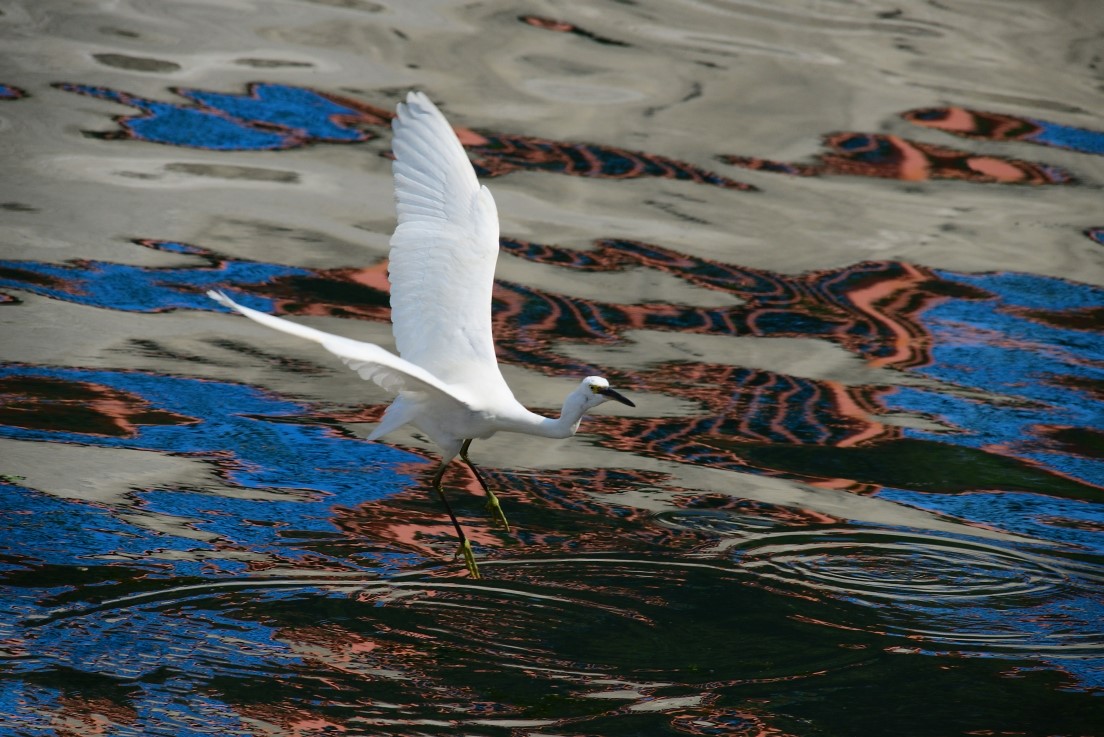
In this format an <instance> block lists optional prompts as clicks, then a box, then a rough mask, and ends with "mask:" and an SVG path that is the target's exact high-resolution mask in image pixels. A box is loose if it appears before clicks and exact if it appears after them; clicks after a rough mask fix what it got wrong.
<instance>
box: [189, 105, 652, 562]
mask: <svg viewBox="0 0 1104 737" xmlns="http://www.w3.org/2000/svg"><path fill="white" fill-rule="evenodd" d="M392 129H393V130H394V141H393V144H392V146H393V149H394V153H395V161H394V164H393V167H392V173H393V175H394V178H395V199H396V201H397V210H398V226H397V227H396V228H395V233H394V235H392V236H391V255H390V259H391V260H390V265H389V270H388V278H389V280H390V282H391V322H392V329H393V331H394V334H395V344H396V346H397V348H398V351H399V355H398V356H396V355H395V354H393V353H391V352H389V351H387V350H385V349H383V348H381V347H379V346H378V345H374V344H372V343H363V342H360V341H356V340H351V339H349V338H343V337H341V336H338V335H333V334H331V333H326V332H323V331H321V330H316V329H314V328H309V327H306V326H304V325H300V324H298V323H295V322H291V321H290V320H285V319H283V318H279V317H275V316H273V315H269V314H266V313H264V312H258V311H257V310H252V309H249V308H248V307H243V306H242V305H239V304H238V303H236V302H234V301H233V300H232V299H230V298H229V297H227V296H226V295H225V294H222V293H221V292H215V291H211V292H208V293H207V295H208V296H209V297H211V298H212V299H214V300H216V301H218V302H220V303H221V304H223V305H225V306H226V307H229V308H232V309H234V310H237V311H238V312H240V313H241V314H243V315H245V316H246V317H248V318H250V319H252V320H255V321H257V322H259V323H261V324H262V325H267V326H269V327H271V328H275V329H277V330H281V331H283V332H285V333H290V334H291V335H296V336H299V337H300V338H306V339H308V340H313V341H315V342H316V343H318V344H319V345H321V346H322V347H323V348H325V349H326V350H327V351H329V352H330V353H332V354H334V355H335V356H337V357H338V358H339V359H341V360H342V361H343V362H344V363H345V364H346V365H347V366H349V367H350V368H351V369H353V370H354V371H356V372H357V373H358V374H360V376H361V377H362V378H364V379H368V380H370V381H373V382H375V383H376V384H378V385H379V386H380V387H382V388H383V389H385V390H386V391H388V392H390V393H391V394H394V395H397V396H396V399H395V400H394V402H392V404H391V406H390V407H388V408H387V411H386V412H384V415H383V419H382V420H381V421H380V423H379V425H378V426H377V427H376V428H375V430H373V431H372V433H371V434H370V435H369V436H368V439H369V440H376V439H377V438H381V437H383V436H384V435H387V434H388V433H390V432H392V431H394V430H397V429H398V428H400V427H402V426H403V425H408V424H409V425H413V426H414V427H416V428H418V429H419V430H421V431H422V432H423V433H425V434H426V435H427V436H429V438H430V439H431V440H432V441H433V442H435V443H436V444H437V445H438V446H440V448H441V465H440V466H439V467H438V469H437V472H436V473H435V474H434V476H433V481H432V486H433V489H434V490H435V491H436V492H437V494H438V495H439V496H440V498H441V501H442V502H444V505H445V509H446V510H447V511H448V515H449V518H450V519H451V520H452V523H453V525H454V526H455V528H456V534H457V536H458V537H459V539H460V551H459V553H458V555H460V554H462V555H463V556H464V561H465V563H466V564H467V567H468V570H469V571H470V573H471V575H472V577H473V578H479V568H478V567H477V566H476V563H475V555H474V553H473V552H472V547H471V543H470V542H469V541H468V538H467V537H466V536H465V535H464V530H463V528H461V526H460V523H459V521H458V520H457V519H456V515H455V514H454V513H453V511H452V508H451V507H450V505H449V503H448V499H446V498H445V493H444V490H443V489H442V488H441V478H442V477H443V476H444V473H445V468H446V467H447V466H448V464H449V462H450V461H452V459H453V458H455V457H456V456H457V455H459V456H460V458H461V459H462V460H463V461H464V462H465V463H466V464H467V465H468V467H469V468H471V470H472V473H474V474H475V477H476V479H477V480H478V482H479V485H480V486H482V487H483V490H484V491H485V492H486V494H487V509H488V511H490V512H492V513H494V514H495V515H496V516H497V518H498V519H499V520H500V521H501V522H502V524H503V525H504V526H505V527H506V529H507V530H509V524H508V523H507V522H506V517H505V515H504V514H503V513H502V507H501V505H500V504H499V502H498V499H497V497H495V495H494V493H493V492H492V491H491V490H490V489H489V488H487V484H486V482H485V481H484V480H483V476H482V474H480V473H479V470H478V469H477V468H476V467H475V466H474V465H473V464H472V462H471V459H469V458H468V448H469V447H470V446H471V442H472V440H473V439H474V438H489V437H490V436H492V435H494V434H495V433H496V432H516V433H528V434H530V435H540V436H542V437H547V438H566V437H570V436H571V435H574V434H575V432H576V430H578V428H579V422H580V421H581V420H582V418H583V415H585V414H586V413H587V412H589V411H590V410H592V409H594V408H595V407H597V406H598V405H600V404H602V403H603V402H607V401H609V400H615V401H618V402H621V403H622V404H627V405H629V406H630V407H632V406H635V405H634V404H633V403H632V402H630V401H629V400H628V399H626V398H625V397H623V396H621V394H619V393H617V392H616V391H614V390H613V389H611V388H610V385H609V382H608V381H606V379H604V378H602V377H600V376H588V377H587V378H585V379H583V381H582V383H581V384H580V385H579V386H578V388H576V389H575V390H574V391H573V392H571V394H569V395H568V396H567V399H566V400H564V403H563V410H562V411H561V413H560V416H559V417H558V418H555V419H553V418H550V417H543V416H541V415H538V414H535V413H533V412H530V411H529V410H528V409H526V408H525V407H524V406H522V404H521V403H520V402H518V401H517V399H515V398H514V394H513V392H511V391H510V387H509V386H507V384H506V381H505V380H504V379H503V378H502V372H501V371H500V370H499V367H498V360H497V359H496V358H495V349H494V338H493V336H492V334H491V290H492V288H493V284H494V272H495V262H496V261H497V259H498V250H499V243H498V210H497V208H496V207H495V202H494V198H492V197H491V192H490V190H488V189H487V188H486V187H482V186H480V185H479V182H478V181H477V180H476V178H475V171H474V170H473V169H472V165H471V162H470V161H469V160H468V156H467V154H466V153H465V152H464V148H463V147H462V146H461V145H460V141H459V140H458V139H457V137H456V134H455V133H454V132H453V130H452V127H451V126H450V125H449V124H448V121H447V120H445V116H444V115H442V114H441V111H440V110H438V109H437V107H436V106H435V105H434V104H433V103H432V102H430V100H429V98H428V97H426V96H425V95H424V94H422V93H419V92H411V93H410V94H409V95H407V98H406V103H405V104H403V103H399V106H398V112H397V115H396V116H395V119H394V121H393V122H392ZM400 356H401V358H400Z"/></svg>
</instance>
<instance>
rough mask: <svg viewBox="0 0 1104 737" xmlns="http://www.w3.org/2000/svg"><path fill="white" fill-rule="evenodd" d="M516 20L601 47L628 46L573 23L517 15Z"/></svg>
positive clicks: (537, 16)
mask: <svg viewBox="0 0 1104 737" xmlns="http://www.w3.org/2000/svg"><path fill="white" fill-rule="evenodd" d="M518 20H519V21H521V22H522V23H525V24H526V25H529V26H532V27H533V28H539V29H541V30H543V31H553V32H555V33H570V34H573V35H575V36H579V37H580V38H585V39H587V40H588V41H593V42H595V43H598V44H602V45H603V46H629V44H627V43H625V42H624V41H617V40H616V39H612V38H606V37H605V36H599V35H597V34H595V33H592V32H591V31H588V30H586V29H585V28H580V27H579V26H577V25H575V24H574V23H568V22H567V21H562V20H554V19H552V18H545V17H542V16H539V15H519V16H518Z"/></svg>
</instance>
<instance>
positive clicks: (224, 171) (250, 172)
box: [165, 162, 299, 184]
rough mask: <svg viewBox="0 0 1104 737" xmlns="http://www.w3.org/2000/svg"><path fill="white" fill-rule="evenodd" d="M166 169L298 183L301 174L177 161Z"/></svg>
mask: <svg viewBox="0 0 1104 737" xmlns="http://www.w3.org/2000/svg"><path fill="white" fill-rule="evenodd" d="M165 171H171V172H176V173H179V174H187V175H189V176H194V177H211V178H213V179H229V180H237V181H250V182H275V183H278V184H296V183H298V181H299V174H298V173H296V172H293V171H282V170H279V169H261V168H259V167H256V166H228V165H226V164H189V163H184V162H177V163H171V164H165Z"/></svg>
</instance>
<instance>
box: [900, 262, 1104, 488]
mask: <svg viewBox="0 0 1104 737" xmlns="http://www.w3.org/2000/svg"><path fill="white" fill-rule="evenodd" d="M937 273H938V274H939V276H940V277H941V278H942V279H945V280H947V281H951V282H958V283H963V284H969V285H972V286H976V287H980V288H982V289H984V290H985V291H986V292H988V293H989V294H991V295H992V297H991V298H988V299H982V300H978V299H970V300H954V299H948V300H944V301H941V302H938V303H936V304H934V305H932V306H930V307H929V308H928V309H926V310H925V311H924V312H923V313H922V315H921V320H922V322H923V324H924V326H925V328H926V330H927V332H928V333H929V334H930V335H931V341H932V347H931V350H930V355H931V361H930V363H928V364H927V365H925V366H919V367H916V368H914V369H913V370H914V371H916V372H917V373H920V374H924V375H926V376H930V377H932V378H935V379H938V380H940V381H942V382H947V383H950V384H953V385H955V386H959V387H967V388H970V389H976V390H979V391H981V392H984V395H983V397H969V396H961V395H958V394H954V393H950V392H947V391H943V390H935V389H923V388H916V387H902V388H899V389H897V390H896V391H895V392H894V393H892V394H890V395H889V396H887V398H886V401H887V404H888V405H889V406H890V407H892V408H893V409H899V410H907V411H912V412H918V413H923V414H927V415H935V416H938V417H939V418H940V419H941V420H943V421H944V422H945V423H947V424H950V425H951V426H953V427H954V428H957V429H958V432H955V433H950V434H948V433H933V432H930V431H926V430H918V429H907V430H906V431H905V432H906V434H907V435H908V436H911V437H917V438H926V439H930V440H938V441H940V442H946V443H955V444H958V445H964V446H969V447H972V448H997V449H1000V450H1001V451H1002V452H1010V453H1012V454H1014V455H1017V456H1020V457H1023V458H1027V459H1029V460H1032V461H1036V462H1038V463H1041V464H1044V465H1045V466H1047V467H1049V468H1053V469H1055V470H1057V471H1059V472H1060V473H1063V474H1066V475H1069V476H1073V477H1075V478H1078V479H1081V480H1083V481H1086V482H1088V483H1091V484H1098V485H1100V484H1104V460H1102V459H1099V458H1091V457H1087V456H1084V455H1077V454H1072V453H1067V452H1060V451H1055V450H1051V449H1049V448H1048V447H1047V445H1048V444H1047V442H1046V441H1045V439H1043V438H1042V437H1040V433H1039V430H1040V429H1043V428H1046V427H1053V426H1058V427H1073V428H1085V429H1090V430H1091V429H1099V428H1102V427H1104V407H1102V406H1101V403H1100V402H1099V401H1098V400H1096V399H1095V398H1094V397H1093V395H1092V394H1091V393H1090V392H1088V391H1086V390H1084V389H1082V388H1080V384H1081V383H1084V382H1104V341H1101V340H1100V335H1099V333H1098V332H1090V331H1088V330H1076V329H1069V328H1064V327H1058V326H1056V325H1053V324H1048V323H1047V322H1045V321H1043V320H1040V319H1037V318H1033V317H1032V316H1031V315H1030V314H1028V313H1026V312H1025V311H1026V310H1038V311H1045V312H1053V313H1064V314H1066V315H1068V314H1070V313H1071V311H1077V310H1084V309H1086V308H1094V307H1099V306H1101V305H1104V290H1101V289H1099V288H1096V287H1092V286H1089V285H1085V284H1077V283H1073V282H1069V281H1065V280H1061V279H1050V278H1045V277H1038V276H1032V275H1029V274H1014V273H998V274H979V275H968V274H958V273H954V272H947V271H940V272H937ZM1070 379H1075V380H1076V382H1077V383H1073V382H1071V381H1070Z"/></svg>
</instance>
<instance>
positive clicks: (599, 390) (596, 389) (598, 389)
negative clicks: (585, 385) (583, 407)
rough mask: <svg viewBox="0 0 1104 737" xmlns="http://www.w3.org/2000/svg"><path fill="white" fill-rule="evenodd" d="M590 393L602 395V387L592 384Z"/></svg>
mask: <svg viewBox="0 0 1104 737" xmlns="http://www.w3.org/2000/svg"><path fill="white" fill-rule="evenodd" d="M590 393H591V394H601V393H602V387H600V386H598V385H597V384H592V385H591V387H590Z"/></svg>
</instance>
